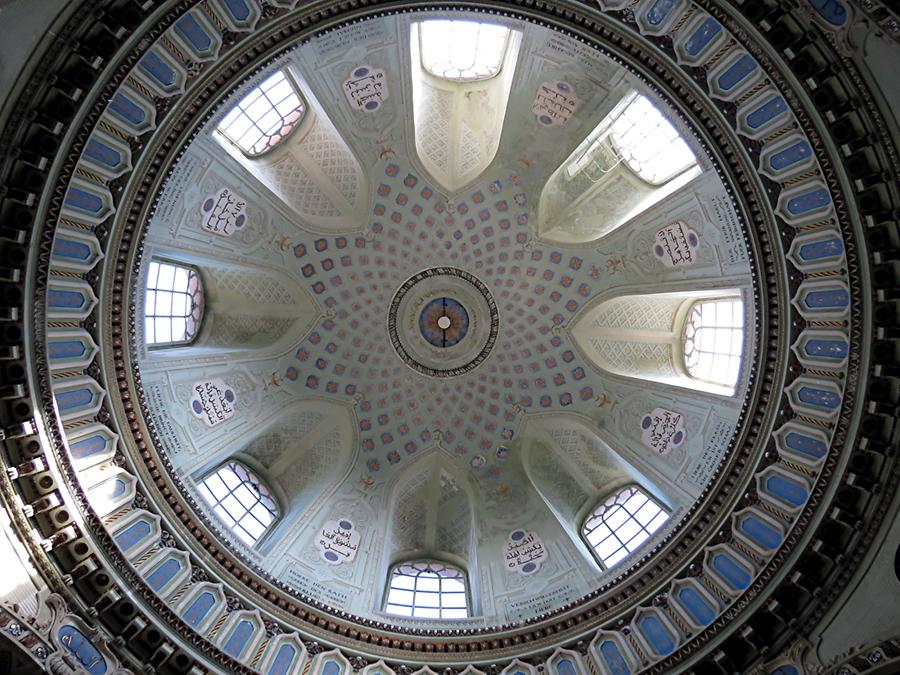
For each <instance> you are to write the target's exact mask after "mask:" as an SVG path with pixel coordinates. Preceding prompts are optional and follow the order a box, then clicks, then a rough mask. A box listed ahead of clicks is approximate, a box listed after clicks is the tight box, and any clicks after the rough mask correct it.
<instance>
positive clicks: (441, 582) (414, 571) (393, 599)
mask: <svg viewBox="0 0 900 675" xmlns="http://www.w3.org/2000/svg"><path fill="white" fill-rule="evenodd" d="M467 595H468V594H467V592H466V575H465V574H463V572H462V570H459V569H457V568H456V567H451V566H450V565H446V564H444V563H440V562H435V561H433V560H430V561H429V560H422V561H418V562H408V563H403V564H401V565H397V566H396V567H395V568H394V569H393V570H392V571H391V581H390V586H389V588H388V596H387V602H386V603H385V606H384V611H385V612H387V613H388V614H394V615H396V616H411V617H418V618H423V619H465V618H467V617H468V616H469V603H468V597H467Z"/></svg>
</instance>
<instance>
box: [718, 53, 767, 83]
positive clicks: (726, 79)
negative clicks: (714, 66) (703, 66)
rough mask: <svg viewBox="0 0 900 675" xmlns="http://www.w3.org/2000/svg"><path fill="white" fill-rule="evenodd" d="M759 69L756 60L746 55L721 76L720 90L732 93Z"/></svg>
mask: <svg viewBox="0 0 900 675" xmlns="http://www.w3.org/2000/svg"><path fill="white" fill-rule="evenodd" d="M757 68H759V64H758V63H757V62H756V60H755V59H754V58H753V57H752V56H750V55H749V54H744V55H743V56H742V57H741V58H739V59H738V60H737V61H735V62H734V63H733V64H732V65H730V66H729V67H728V69H727V70H726V71H725V72H724V73H722V74H721V75H719V80H718V82H719V88H720V89H721V90H722V91H731V90H732V89H734V88H735V87H736V86H737V85H738V84H740V82H741V80H744V79H745V78H747V77H748V76H749V75H750V74H752V73H753V71H755V70H756V69H757Z"/></svg>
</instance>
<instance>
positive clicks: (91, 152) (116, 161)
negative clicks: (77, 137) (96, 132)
mask: <svg viewBox="0 0 900 675" xmlns="http://www.w3.org/2000/svg"><path fill="white" fill-rule="evenodd" d="M84 154H85V156H86V157H89V158H90V159H92V160H94V161H95V162H97V163H98V164H102V165H103V166H107V167H109V168H110V169H117V168H119V166H121V165H122V164H123V163H124V159H123V157H122V153H121V152H119V151H118V150H116V149H115V148H114V147H112V146H111V145H107V144H106V143H104V142H103V141H98V140H97V139H96V138H92V139H90V140H89V141H88V142H87V145H86V146H85V148H84Z"/></svg>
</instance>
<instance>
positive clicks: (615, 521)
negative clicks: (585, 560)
mask: <svg viewBox="0 0 900 675" xmlns="http://www.w3.org/2000/svg"><path fill="white" fill-rule="evenodd" d="M668 518H669V514H668V513H667V512H666V511H665V510H664V509H663V508H662V507H661V506H660V505H659V504H657V503H656V502H655V501H654V500H653V499H651V498H650V496H649V495H647V494H646V493H645V492H644V491H643V490H641V489H640V488H639V487H637V486H631V487H627V488H624V489H622V490H619V491H618V492H616V493H614V494H612V495H610V496H609V497H607V498H606V499H605V500H604V501H603V502H602V503H601V504H600V505H598V506H597V507H596V508H595V509H594V510H593V511H591V513H590V515H589V516H588V517H587V518H586V519H585V521H584V526H583V527H582V530H581V534H582V536H583V537H584V538H585V539H586V540H587V542H588V544H589V545H590V547H591V549H592V550H593V551H594V554H595V555H596V556H597V559H598V560H599V561H600V564H601V565H602V566H603V568H604V569H610V568H611V567H614V566H615V565H617V564H619V563H620V562H622V560H624V559H625V558H627V557H628V556H629V555H630V554H631V553H633V552H634V551H636V550H637V549H638V548H640V547H641V546H642V545H643V544H644V542H645V541H647V539H649V538H650V537H651V536H652V535H653V533H654V532H656V531H657V530H658V529H659V528H660V527H662V526H663V524H664V523H665V522H666V520H668Z"/></svg>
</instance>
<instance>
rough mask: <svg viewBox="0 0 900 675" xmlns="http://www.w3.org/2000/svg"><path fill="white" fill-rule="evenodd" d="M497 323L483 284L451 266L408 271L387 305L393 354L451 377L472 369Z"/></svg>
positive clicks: (481, 357)
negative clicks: (408, 276) (407, 275)
mask: <svg viewBox="0 0 900 675" xmlns="http://www.w3.org/2000/svg"><path fill="white" fill-rule="evenodd" d="M499 327H500V317H499V314H498V312H497V305H496V304H495V303H494V298H493V296H492V295H491V292H490V291H489V290H488V288H487V286H485V285H484V283H483V282H482V281H481V280H480V279H478V278H477V277H476V276H475V275H473V274H470V273H469V272H466V271H465V270H461V269H458V268H456V267H431V268H429V269H426V270H422V271H421V272H419V273H417V274H414V275H413V276H411V277H410V278H409V279H407V280H406V281H404V282H403V283H402V284H401V285H400V288H398V289H397V292H396V293H395V294H394V297H393V299H392V300H391V305H390V309H389V310H388V332H389V334H390V336H391V344H393V345H394V350H395V351H396V352H397V355H398V356H399V357H400V358H401V359H402V360H403V362H404V363H406V365H408V366H409V367H410V368H412V369H413V370H415V371H417V372H419V373H422V374H423V375H430V376H431V377H455V376H457V375H463V374H465V373H468V372H470V371H471V370H473V369H475V368H477V367H478V366H479V365H480V364H481V363H482V362H483V361H484V360H485V359H486V358H487V357H488V355H489V354H490V353H491V350H492V349H493V348H494V344H495V343H496V341H497V333H498V330H499Z"/></svg>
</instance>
